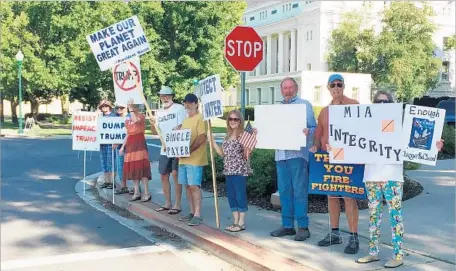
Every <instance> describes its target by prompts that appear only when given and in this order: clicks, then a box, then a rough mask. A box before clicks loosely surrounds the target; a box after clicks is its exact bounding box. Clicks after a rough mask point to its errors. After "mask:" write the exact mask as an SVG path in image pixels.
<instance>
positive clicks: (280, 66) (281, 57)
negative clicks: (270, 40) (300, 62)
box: [277, 32, 284, 73]
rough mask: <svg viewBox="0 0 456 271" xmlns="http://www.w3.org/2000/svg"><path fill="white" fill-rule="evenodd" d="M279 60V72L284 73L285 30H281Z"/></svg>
mask: <svg viewBox="0 0 456 271" xmlns="http://www.w3.org/2000/svg"><path fill="white" fill-rule="evenodd" d="M277 60H278V62H277V63H278V65H279V67H278V73H282V72H283V60H284V57H283V32H280V33H279V53H278V56H277Z"/></svg>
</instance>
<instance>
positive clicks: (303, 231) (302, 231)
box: [294, 228, 310, 241]
mask: <svg viewBox="0 0 456 271" xmlns="http://www.w3.org/2000/svg"><path fill="white" fill-rule="evenodd" d="M309 237H310V231H309V229H307V228H298V232H297V233H296V236H295V238H294V240H295V241H306V239H307V238H309Z"/></svg>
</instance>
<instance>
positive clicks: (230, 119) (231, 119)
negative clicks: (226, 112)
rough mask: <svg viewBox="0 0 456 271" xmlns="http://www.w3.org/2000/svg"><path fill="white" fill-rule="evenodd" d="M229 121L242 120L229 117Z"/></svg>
mask: <svg viewBox="0 0 456 271" xmlns="http://www.w3.org/2000/svg"><path fill="white" fill-rule="evenodd" d="M228 121H240V119H238V118H228Z"/></svg>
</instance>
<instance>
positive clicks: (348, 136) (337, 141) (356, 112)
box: [328, 103, 402, 164]
mask: <svg viewBox="0 0 456 271" xmlns="http://www.w3.org/2000/svg"><path fill="white" fill-rule="evenodd" d="M328 129H329V145H331V147H332V151H331V152H330V161H331V163H338V164H401V163H402V159H401V149H402V142H401V141H402V104H400V103H391V104H369V105H362V104H360V105H331V106H329V127H328Z"/></svg>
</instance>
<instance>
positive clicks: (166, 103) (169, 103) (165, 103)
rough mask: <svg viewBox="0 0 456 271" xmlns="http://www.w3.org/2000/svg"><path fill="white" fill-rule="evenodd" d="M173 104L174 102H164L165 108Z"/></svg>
mask: <svg viewBox="0 0 456 271" xmlns="http://www.w3.org/2000/svg"><path fill="white" fill-rule="evenodd" d="M172 104H173V101H163V107H169V106H171V105H172Z"/></svg>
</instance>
